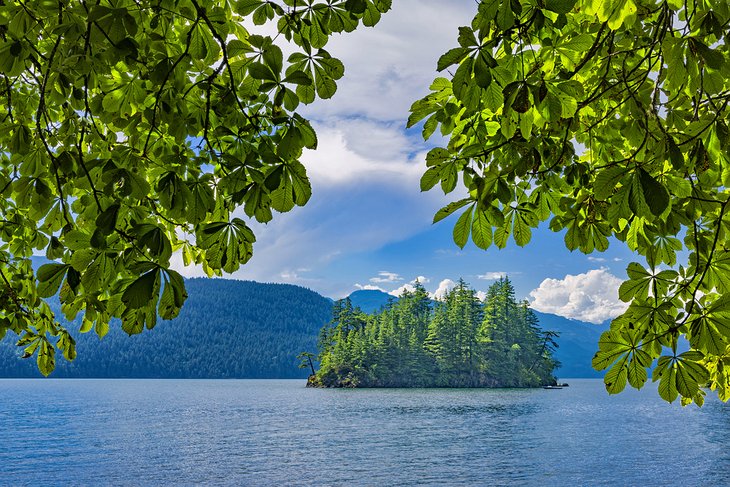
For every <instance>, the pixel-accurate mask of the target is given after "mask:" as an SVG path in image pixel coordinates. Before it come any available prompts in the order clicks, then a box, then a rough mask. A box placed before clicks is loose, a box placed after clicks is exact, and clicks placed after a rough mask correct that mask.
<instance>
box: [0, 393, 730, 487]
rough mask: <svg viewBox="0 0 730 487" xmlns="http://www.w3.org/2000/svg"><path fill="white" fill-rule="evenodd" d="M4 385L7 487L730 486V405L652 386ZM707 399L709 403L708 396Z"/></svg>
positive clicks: (0, 474) (0, 428) (2, 446)
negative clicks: (669, 398) (686, 403)
mask: <svg viewBox="0 0 730 487" xmlns="http://www.w3.org/2000/svg"><path fill="white" fill-rule="evenodd" d="M567 381H568V382H569V383H570V387H568V388H565V389H562V390H543V389H531V390H520V389H502V390H484V389H479V390H465V389H369V390H368V389H358V390H320V389H306V388H305V387H304V381H301V380H71V379H60V380H12V379H10V380H0V398H2V399H0V401H1V402H0V406H1V407H0V484H3V485H23V484H34V485H153V484H174V485H193V484H199V483H206V484H215V485H221V484H231V485H272V486H280V485H297V486H298V485H317V486H321V485H345V486H350V485H388V486H389V485H428V484H431V485H489V486H492V485H510V486H513V485H541V486H542V485H570V486H573V485H617V484H618V485H641V486H648V485H657V486H659V485H668V484H674V485H729V484H730V448H728V447H729V446H730V443H729V441H728V439H730V408H729V407H728V405H726V404H723V403H721V402H719V401H718V400H717V399H709V400H708V401H707V403H706V404H705V406H704V407H703V408H702V409H698V408H697V407H695V406H691V407H686V408H682V407H681V406H679V405H678V404H677V403H675V404H667V403H665V402H663V401H662V400H661V399H659V397H658V396H657V395H656V391H655V390H654V386H653V385H651V384H649V385H648V386H647V387H646V388H645V389H644V390H642V391H634V390H628V391H626V392H625V393H623V394H621V395H618V396H610V397H609V396H608V395H607V394H606V392H605V391H604V389H603V384H602V383H601V381H600V380H576V379H574V380H569V379H568V380H567ZM708 395H709V394H708Z"/></svg>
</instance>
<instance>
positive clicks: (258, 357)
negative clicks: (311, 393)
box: [0, 279, 605, 378]
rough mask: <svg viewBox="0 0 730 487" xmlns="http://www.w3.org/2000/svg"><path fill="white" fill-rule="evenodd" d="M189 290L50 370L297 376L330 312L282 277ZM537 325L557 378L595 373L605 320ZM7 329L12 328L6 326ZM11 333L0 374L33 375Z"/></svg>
mask: <svg viewBox="0 0 730 487" xmlns="http://www.w3.org/2000/svg"><path fill="white" fill-rule="evenodd" d="M186 287H187V289H188V293H189V295H190V297H189V298H188V301H187V302H186V303H185V306H184V307H183V309H182V312H181V313H180V316H179V317H178V318H176V319H175V320H173V321H162V320H160V321H158V324H157V326H156V327H155V329H154V330H152V331H151V332H148V331H145V332H143V333H142V334H141V335H135V336H132V337H129V336H127V334H126V333H124V332H123V331H122V330H121V329H120V327H119V324H118V323H116V324H113V325H112V327H111V329H110V331H109V334H108V335H107V336H106V337H105V338H104V339H103V340H101V341H100V340H99V339H98V337H97V336H96V334H95V333H94V332H93V331H92V332H90V333H87V334H80V333H78V329H79V325H78V324H76V325H70V329H71V330H74V337H75V338H76V340H77V351H78V357H77V358H76V360H75V361H74V362H73V363H68V362H66V360H64V359H63V358H62V357H61V356H60V354H59V355H58V356H57V357H56V362H57V369H56V371H55V372H54V373H53V374H52V376H51V377H209V378H215V377H221V378H222V377H282V378H285V377H292V378H293V377H297V378H304V377H306V376H307V373H306V372H305V371H302V370H300V369H298V368H297V364H298V361H297V360H296V358H295V357H296V355H297V354H298V353H299V352H301V351H303V350H307V351H314V350H315V349H316V343H317V334H318V332H319V330H320V328H321V327H322V325H323V324H325V323H327V322H328V321H329V320H330V319H331V318H332V301H331V300H330V299H328V298H323V297H322V296H320V295H319V294H317V293H314V292H312V291H309V290H307V289H304V288H301V287H297V286H290V285H285V284H261V283H256V282H246V281H234V280H224V279H190V280H187V281H186ZM350 299H351V302H352V305H353V307H360V308H361V309H362V310H364V311H367V312H373V311H377V310H379V309H380V308H381V307H382V306H383V305H387V303H388V302H389V301H397V298H394V297H393V296H391V295H389V294H387V293H383V292H381V291H370V290H368V291H356V292H354V293H352V294H351V295H350ZM535 314H536V316H537V317H538V318H539V321H540V326H541V328H543V329H545V330H555V331H558V332H560V333H561V336H560V337H559V338H557V339H556V340H557V342H558V344H559V345H560V348H558V349H557V350H556V352H555V353H554V357H555V358H556V359H557V360H558V361H560V362H561V363H562V366H561V367H560V368H559V369H557V370H556V375H558V376H559V377H600V376H602V373H600V372H596V371H595V370H593V369H592V368H591V365H590V361H591V358H592V357H593V353H594V352H595V349H596V344H597V343H598V336H599V335H600V333H601V331H603V330H604V329H605V326H598V325H592V324H589V323H583V322H579V321H575V320H569V319H567V318H563V317H560V316H555V315H550V314H546V313H540V312H535ZM10 335H12V333H10ZM20 352H21V350H20V349H19V348H18V347H16V346H15V345H14V340H13V338H11V336H7V337H5V339H4V340H2V341H0V377H39V376H40V374H39V373H38V370H37V367H36V366H35V364H34V363H32V362H29V361H27V360H20V359H18V358H17V356H18V355H19V354H20Z"/></svg>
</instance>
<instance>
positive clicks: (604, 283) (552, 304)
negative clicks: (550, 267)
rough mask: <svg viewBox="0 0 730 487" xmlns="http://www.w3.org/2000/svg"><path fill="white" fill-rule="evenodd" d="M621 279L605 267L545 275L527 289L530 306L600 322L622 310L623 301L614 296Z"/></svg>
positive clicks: (616, 293)
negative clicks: (582, 271)
mask: <svg viewBox="0 0 730 487" xmlns="http://www.w3.org/2000/svg"><path fill="white" fill-rule="evenodd" d="M621 282H622V281H621V279H619V278H618V277H616V276H614V275H613V274H611V273H609V272H608V269H606V268H605V267H604V268H601V269H593V270H591V271H588V272H586V273H584V274H577V275H571V274H568V275H567V276H565V278H563V279H545V280H544V281H542V283H541V284H540V286H539V287H538V288H537V289H534V290H533V291H531V292H530V296H532V302H531V303H530V306H532V307H533V308H534V309H536V310H538V311H542V312H544V313H553V314H556V315H560V316H565V317H567V318H574V319H577V320H581V321H588V322H590V323H601V322H603V321H605V320H607V319H609V318H615V317H616V316H618V315H619V314H621V313H623V312H624V311H625V310H626V307H627V305H626V303H623V302H621V301H620V300H619V299H618V288H619V286H620V285H621Z"/></svg>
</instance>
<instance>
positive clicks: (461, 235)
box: [454, 206, 474, 249]
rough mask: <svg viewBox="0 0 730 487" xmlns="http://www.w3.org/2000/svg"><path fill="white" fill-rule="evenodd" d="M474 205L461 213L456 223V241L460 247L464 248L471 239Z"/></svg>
mask: <svg viewBox="0 0 730 487" xmlns="http://www.w3.org/2000/svg"><path fill="white" fill-rule="evenodd" d="M473 211H474V207H473V206H471V207H469V208H468V209H467V210H466V211H465V212H464V213H462V214H461V216H460V217H459V219H458V220H457V221H456V225H454V243H456V245H458V246H459V247H460V248H462V249H463V248H464V246H465V245H466V242H467V241H468V240H469V231H470V230H471V221H472V212H473Z"/></svg>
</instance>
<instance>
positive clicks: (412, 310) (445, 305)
mask: <svg viewBox="0 0 730 487" xmlns="http://www.w3.org/2000/svg"><path fill="white" fill-rule="evenodd" d="M322 336H323V337H325V339H324V340H323V341H322V342H321V346H320V359H321V366H320V370H319V371H318V372H317V374H316V375H315V377H313V378H311V380H310V384H311V385H318V386H328V387H433V386H440V387H534V386H539V385H545V384H551V383H554V381H555V379H554V378H553V377H552V371H553V369H554V368H555V366H556V362H555V361H554V360H553V359H552V352H553V350H554V347H555V342H554V340H553V337H554V336H555V334H554V333H551V332H543V331H542V330H540V328H539V326H538V322H537V317H536V316H535V314H534V313H533V312H532V310H531V309H530V308H529V307H528V306H527V303H526V302H522V303H518V302H517V301H516V300H515V297H514V288H513V287H512V284H511V282H510V281H509V279H507V278H503V279H500V280H499V281H497V282H496V283H494V285H492V286H491V287H490V289H489V292H488V293H487V298H486V300H485V303H482V302H481V301H480V300H479V298H478V297H477V295H476V292H475V291H474V290H473V289H471V288H470V287H469V286H468V284H467V283H466V282H464V281H463V280H459V282H458V284H457V285H456V287H454V289H452V290H451V291H449V292H448V293H446V295H445V296H444V298H443V300H441V301H439V302H437V303H436V306H435V308H434V309H432V306H431V300H430V299H429V297H428V293H427V292H426V290H425V289H424V288H423V286H421V285H420V284H416V286H415V289H414V290H413V291H404V292H403V294H402V295H401V296H400V299H399V300H398V301H394V302H391V303H389V304H388V306H386V307H385V308H384V309H383V310H382V311H380V312H379V313H376V314H374V315H370V316H365V315H363V314H362V313H361V312H360V311H359V310H357V309H355V310H353V309H352V304H351V303H349V302H348V301H347V300H345V301H339V302H337V303H335V306H334V309H333V319H332V322H331V323H330V324H329V325H328V326H327V327H325V330H324V331H323V332H322Z"/></svg>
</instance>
